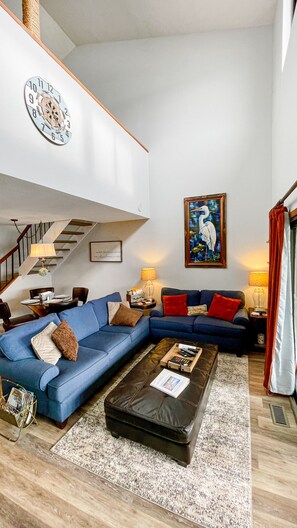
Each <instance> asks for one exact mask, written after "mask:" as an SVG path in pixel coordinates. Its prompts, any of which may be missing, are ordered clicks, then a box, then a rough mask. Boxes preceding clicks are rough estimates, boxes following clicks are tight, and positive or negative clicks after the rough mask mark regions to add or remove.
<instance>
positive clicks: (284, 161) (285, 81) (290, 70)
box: [272, 0, 297, 209]
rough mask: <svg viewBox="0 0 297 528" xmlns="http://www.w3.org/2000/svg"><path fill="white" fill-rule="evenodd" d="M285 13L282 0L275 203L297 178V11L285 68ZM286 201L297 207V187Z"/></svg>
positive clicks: (276, 41) (276, 50) (276, 43)
mask: <svg viewBox="0 0 297 528" xmlns="http://www.w3.org/2000/svg"><path fill="white" fill-rule="evenodd" d="M285 3H286V2H285ZM284 16H286V10H285V9H284V10H283V1H282V0H280V1H279V2H278V7H277V12H276V19H275V26H274V35H273V58H274V83H273V149H272V202H273V205H274V204H275V203H276V202H277V201H278V200H279V199H281V198H282V196H284V194H285V193H286V192H287V191H288V190H289V188H290V187H291V185H292V184H293V183H294V182H295V180H296V178H297V148H296V145H297V139H296V138H297V97H296V93H297V68H296V64H297V16H296V12H295V17H294V19H293V23H292V27H291V34H290V39H289V43H288V47H287V53H286V58H285V62H284V67H283V70H282V53H283V47H282V46H283V41H284V39H283V28H284V20H283V18H284ZM285 204H286V205H287V206H288V207H289V209H293V208H295V207H297V191H296V190H295V191H294V193H293V194H292V195H291V196H290V197H289V198H288V199H287V201H286V202H285Z"/></svg>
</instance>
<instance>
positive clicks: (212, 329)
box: [150, 288, 249, 356]
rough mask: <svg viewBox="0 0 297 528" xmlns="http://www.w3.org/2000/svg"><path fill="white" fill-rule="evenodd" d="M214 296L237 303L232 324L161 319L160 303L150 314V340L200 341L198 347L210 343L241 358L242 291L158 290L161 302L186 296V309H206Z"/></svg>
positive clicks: (244, 327)
mask: <svg viewBox="0 0 297 528" xmlns="http://www.w3.org/2000/svg"><path fill="white" fill-rule="evenodd" d="M215 293H218V294H220V295H223V296H224V297H231V298H233V299H240V300H241V304H240V306H239V309H238V311H237V313H236V314H235V316H234V319H233V321H232V322H228V321H225V320H223V319H217V318H214V317H208V316H205V315H198V316H164V311H163V304H162V303H161V304H159V305H157V306H156V307H155V309H153V310H152V311H151V317H150V334H151V338H152V339H153V340H154V341H158V340H160V339H162V338H163V337H177V338H178V339H189V340H196V341H200V343H213V344H216V345H219V350H226V351H231V352H235V353H236V354H237V355H238V356H240V355H242V354H243V353H244V351H245V350H246V345H247V336H248V326H249V317H248V313H247V310H246V308H245V307H244V304H245V296H244V293H243V292H242V291H234V290H230V291H229V290H201V291H198V290H178V289H176V288H162V291H161V299H162V300H163V297H164V295H181V294H187V305H188V306H197V305H201V304H206V305H207V308H208V309H209V307H210V305H211V302H212V299H213V296H214V294H215Z"/></svg>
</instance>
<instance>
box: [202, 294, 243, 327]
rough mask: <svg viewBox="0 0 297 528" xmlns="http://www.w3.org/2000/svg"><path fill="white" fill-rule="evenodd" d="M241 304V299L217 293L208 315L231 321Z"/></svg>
mask: <svg viewBox="0 0 297 528" xmlns="http://www.w3.org/2000/svg"><path fill="white" fill-rule="evenodd" d="M240 304H241V300H240V299H231V298H230V297H224V296H223V295H219V294H218V293H215V294H214V296H213V300H212V303H211V305H210V307H209V310H208V314H207V315H208V317H216V318H217V319H224V320H225V321H230V323H231V322H232V321H233V317H234V315H235V314H236V312H237V310H238V308H239V306H240Z"/></svg>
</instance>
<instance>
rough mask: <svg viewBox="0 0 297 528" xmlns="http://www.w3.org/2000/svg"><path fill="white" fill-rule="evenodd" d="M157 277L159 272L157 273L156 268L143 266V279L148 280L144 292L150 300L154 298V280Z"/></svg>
mask: <svg viewBox="0 0 297 528" xmlns="http://www.w3.org/2000/svg"><path fill="white" fill-rule="evenodd" d="M156 278H157V274H156V269H155V268H142V270H141V280H143V281H146V282H145V286H144V294H145V298H146V299H147V300H148V301H152V300H153V293H154V285H153V283H152V281H153V280H155V279H156Z"/></svg>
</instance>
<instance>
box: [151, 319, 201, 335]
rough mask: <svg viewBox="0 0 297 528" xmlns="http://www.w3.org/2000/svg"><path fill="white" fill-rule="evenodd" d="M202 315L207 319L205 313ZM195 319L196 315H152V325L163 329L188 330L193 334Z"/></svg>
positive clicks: (187, 331)
mask: <svg viewBox="0 0 297 528" xmlns="http://www.w3.org/2000/svg"><path fill="white" fill-rule="evenodd" d="M201 317H203V318H204V319H205V317H204V316H203V315H202V316H201ZM195 319H196V318H195V316H188V315H187V316H185V317H178V316H174V315H173V316H170V315H168V316H167V317H151V319H150V327H151V328H159V329H162V330H163V331H166V330H174V331H177V332H186V333H188V334H191V333H192V332H193V324H194V321H195Z"/></svg>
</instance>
